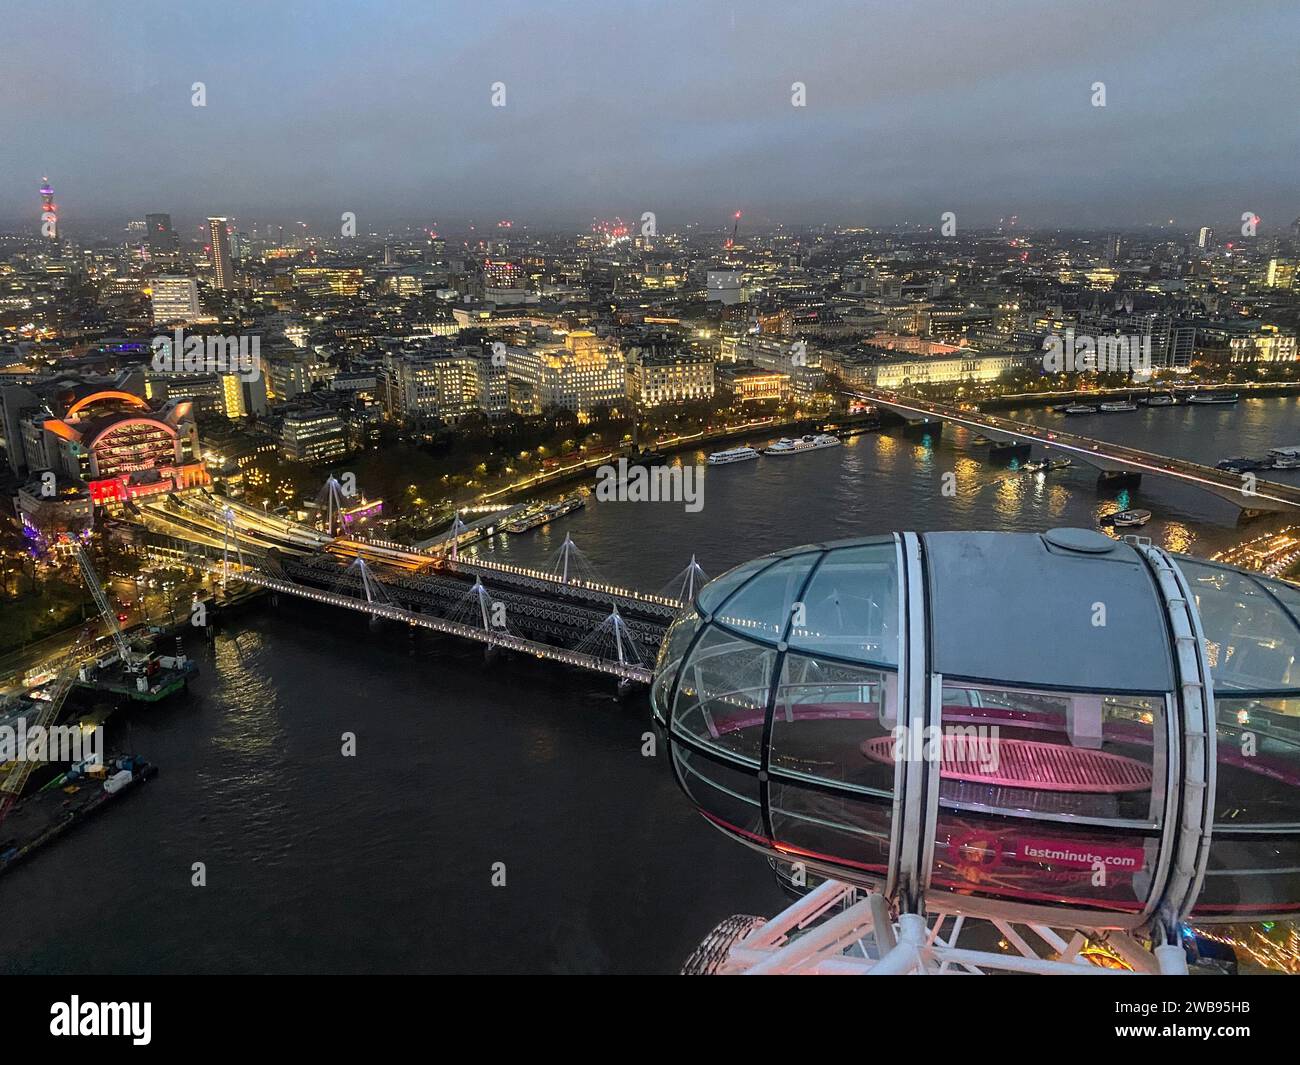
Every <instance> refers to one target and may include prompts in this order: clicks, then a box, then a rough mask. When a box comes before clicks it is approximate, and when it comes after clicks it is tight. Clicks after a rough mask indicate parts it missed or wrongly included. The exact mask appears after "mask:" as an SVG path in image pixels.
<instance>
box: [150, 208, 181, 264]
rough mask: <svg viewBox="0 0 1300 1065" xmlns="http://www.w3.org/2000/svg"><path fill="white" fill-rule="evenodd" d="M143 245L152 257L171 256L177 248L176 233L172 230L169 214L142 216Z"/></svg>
mask: <svg viewBox="0 0 1300 1065" xmlns="http://www.w3.org/2000/svg"><path fill="white" fill-rule="evenodd" d="M144 228H145V243H146V244H147V245H148V247H149V251H150V252H152V253H153V254H154V255H171V254H173V253H175V251H176V249H177V247H178V241H177V239H176V233H175V232H174V231H173V230H172V216H171V215H169V214H147V215H145V216H144Z"/></svg>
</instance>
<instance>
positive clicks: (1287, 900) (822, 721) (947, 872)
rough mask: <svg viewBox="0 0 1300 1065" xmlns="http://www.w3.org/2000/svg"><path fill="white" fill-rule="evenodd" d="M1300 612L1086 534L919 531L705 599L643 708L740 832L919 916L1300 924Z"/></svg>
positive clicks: (735, 578)
mask: <svg viewBox="0 0 1300 1065" xmlns="http://www.w3.org/2000/svg"><path fill="white" fill-rule="evenodd" d="M1298 648H1300V590H1298V589H1296V588H1295V587H1293V586H1291V585H1289V584H1286V583H1284V582H1281V581H1276V580H1269V579H1265V578H1262V577H1259V576H1256V575H1253V574H1250V573H1246V572H1243V571H1240V570H1237V569H1234V568H1231V567H1228V566H1222V565H1217V564H1213V563H1209V562H1204V561H1199V560H1194V559H1191V558H1184V557H1173V556H1170V555H1169V554H1167V553H1165V552H1164V551H1162V550H1160V549H1158V548H1155V547H1152V546H1151V545H1150V544H1149V543H1146V542H1144V541H1134V542H1118V541H1115V540H1112V539H1110V538H1109V537H1106V536H1103V535H1102V534H1100V533H1097V532H1093V531H1091V530H1079V529H1059V530H1053V531H1051V532H1048V533H1044V534H1042V535H1036V534H1020V533H921V534H916V533H901V534H897V535H893V536H884V537H876V538H870V539H863V540H853V541H845V542H840V543H833V544H824V545H822V544H818V545H811V546H806V547H799V548H794V549H791V550H788V551H783V552H780V553H778V554H774V555H769V556H767V557H765V558H760V559H757V560H755V561H753V562H749V563H746V564H745V565H742V566H739V567H737V568H736V569H733V570H731V571H730V572H729V573H726V574H724V575H723V576H721V577H719V578H718V579H716V580H714V581H712V582H711V583H709V584H708V585H706V586H705V587H704V588H702V589H701V590H700V592H699V594H698V595H697V596H696V598H695V601H694V603H693V604H692V605H691V607H690V608H689V609H688V610H687V611H686V612H685V613H684V614H683V615H682V616H681V617H680V618H679V620H678V621H677V622H676V623H675V624H674V625H673V627H672V628H671V629H670V631H669V633H668V636H667V638H666V639H665V640H664V643H663V646H662V648H661V651H660V660H659V664H658V667H657V669H656V673H655V679H654V684H653V688H652V694H651V700H652V704H653V707H654V713H655V716H656V719H657V720H658V722H659V723H660V725H661V726H662V727H663V728H665V729H666V730H667V733H668V735H669V737H670V746H671V751H672V759H671V760H672V765H673V771H674V774H675V775H676V777H677V780H678V782H679V784H680V786H681V787H682V789H683V790H684V791H685V792H686V794H687V795H688V796H689V797H690V798H691V800H692V801H693V802H694V803H695V805H696V806H697V807H698V808H699V810H700V811H701V813H703V815H704V816H705V817H706V818H708V819H709V820H710V821H711V822H712V823H713V824H714V825H716V826H717V827H718V828H720V829H721V830H722V831H724V832H726V833H727V834H729V835H731V836H733V837H735V838H736V839H738V840H740V841H742V842H744V843H746V844H748V845H749V846H752V847H755V848H758V849H760V850H762V851H764V852H767V853H769V854H773V855H776V856H779V857H781V858H783V859H786V860H798V861H801V862H804V863H805V864H806V865H807V866H808V867H810V868H812V869H813V870H815V871H816V872H819V873H821V874H823V875H825V876H828V877H831V878H834V879H836V880H839V881H847V882H851V883H856V884H861V885H863V886H866V887H869V888H871V889H874V890H878V891H882V892H884V893H885V894H886V895H888V896H889V897H891V898H893V899H894V900H896V901H897V902H898V904H899V907H900V909H903V910H910V911H912V912H919V911H920V910H921V909H923V908H926V907H929V908H931V909H934V908H936V907H938V908H940V909H942V910H944V911H946V912H949V913H970V914H974V915H993V914H1001V915H1011V917H1012V919H1014V920H1024V921H1042V922H1044V923H1055V924H1057V925H1060V924H1069V925H1071V926H1075V927H1079V928H1117V929H1138V928H1146V929H1157V930H1158V929H1160V928H1161V927H1163V928H1164V929H1166V930H1172V929H1173V928H1175V927H1176V925H1177V924H1178V923H1179V922H1181V921H1183V920H1184V919H1185V918H1188V917H1193V916H1194V917H1195V919H1196V920H1197V921H1198V922H1202V921H1211V920H1225V921H1226V920H1235V921H1242V920H1259V919H1263V918H1268V917H1280V916H1285V915H1288V914H1293V913H1295V912H1296V911H1297V909H1300V665H1297V651H1298Z"/></svg>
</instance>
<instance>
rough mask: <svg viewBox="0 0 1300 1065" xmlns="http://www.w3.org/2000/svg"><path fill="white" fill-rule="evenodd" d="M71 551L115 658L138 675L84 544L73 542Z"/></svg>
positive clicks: (128, 646)
mask: <svg viewBox="0 0 1300 1065" xmlns="http://www.w3.org/2000/svg"><path fill="white" fill-rule="evenodd" d="M72 549H73V551H74V552H75V553H76V556H77V564H78V565H79V566H80V567H81V575H82V577H83V578H84V579H85V581H86V587H87V588H89V589H90V594H91V597H92V598H93V599H94V600H95V606H97V607H98V608H99V616H100V617H102V618H103V619H104V624H105V625H106V626H107V628H108V634H109V635H110V636H111V637H112V638H113V645H114V646H115V647H116V648H117V656H118V658H120V659H121V660H122V668H123V669H125V670H126V671H127V672H128V673H138V672H139V670H140V667H139V663H138V662H136V661H135V660H134V658H133V657H132V654H131V645H130V644H128V643H127V642H126V636H125V635H124V634H123V632H122V627H121V626H120V625H118V623H117V615H116V614H115V613H114V612H113V607H112V605H111V604H110V603H109V601H108V596H107V595H106V594H105V593H104V586H103V585H102V584H100V583H99V574H97V573H96V572H95V567H94V566H92V565H91V563H90V555H89V554H87V553H86V546H85V544H82V543H79V542H75V541H74V543H73V548H72Z"/></svg>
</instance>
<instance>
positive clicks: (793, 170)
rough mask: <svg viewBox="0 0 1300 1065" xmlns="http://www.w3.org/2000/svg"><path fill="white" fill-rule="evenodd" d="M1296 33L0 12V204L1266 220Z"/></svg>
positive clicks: (901, 2)
mask: <svg viewBox="0 0 1300 1065" xmlns="http://www.w3.org/2000/svg"><path fill="white" fill-rule="evenodd" d="M1298 44H1300V4H1297V3H1295V0H1288V2H1276V3H1274V2H1271V0H1259V2H1250V0H1208V2H1203V0H1122V2H1111V0H1103V2H1096V0H1094V2H1087V0H1078V2H1076V0H1055V2H1053V0H1042V2H1038V3H1030V2H1023V0H989V2H982V0H943V2H940V0H935V2H929V3H926V2H921V0H916V2H911V0H892V2H886V3H874V2H862V0H859V2H856V3H838V2H828V0H806V2H802V0H782V2H774V3H768V2H763V0H745V2H739V0H736V2H713V0H680V2H664V3H649V2H646V3H636V2H625V0H573V2H568V3H552V4H545V3H541V2H533V3H507V2H496V0H471V2H466V3H460V2H454V3H443V2H439V0H424V2H418V0H413V2H401V0H369V2H365V0H358V2H355V3H341V2H337V3H336V2H326V0H318V2H290V0H204V2H193V0H165V2H157V3H155V2H152V0H115V2H110V0H89V2H84V3H79V2H59V0H42V2H40V3H28V2H25V0H2V2H0V82H2V83H3V84H0V220H3V221H4V222H5V223H7V224H9V225H12V224H14V223H15V222H16V221H17V220H19V219H22V220H24V221H26V220H28V219H30V220H31V222H32V227H33V230H35V229H36V228H37V227H38V225H39V197H38V195H37V188H38V186H39V182H40V178H41V176H42V174H45V173H48V174H49V176H50V180H51V182H52V183H53V185H54V187H55V189H56V191H57V194H58V195H57V199H58V202H59V206H60V214H61V218H62V220H63V226H64V228H65V232H71V231H74V230H75V227H76V223H77V221H78V220H82V221H84V222H85V223H86V224H89V223H90V222H91V221H92V220H93V221H96V222H114V221H117V220H120V221H122V222H125V221H126V220H127V219H128V218H132V217H142V216H143V215H144V214H145V212H147V211H169V212H171V213H172V214H173V215H174V216H176V220H177V223H178V225H179V224H180V223H181V222H182V220H183V221H185V222H191V223H192V222H193V221H194V220H195V219H197V218H198V217H199V216H202V215H206V214H229V215H235V216H237V217H238V218H239V219H240V221H241V223H242V222H245V221H247V222H251V221H256V220H269V219H277V220H292V219H295V218H305V219H308V220H311V221H313V222H314V223H315V222H317V221H319V222H321V223H325V222H327V221H329V220H330V219H334V220H335V223H334V224H337V218H338V216H339V214H340V213H341V212H343V211H354V212H356V214H357V216H358V228H359V229H360V230H362V231H366V230H369V229H371V228H375V227H380V226H385V225H387V224H390V223H392V222H396V221H399V220H400V221H413V222H434V221H437V222H439V223H441V224H442V225H443V226H444V227H450V226H453V225H455V224H457V223H459V222H461V221H464V220H466V219H470V220H475V221H480V222H488V221H495V220H496V219H498V218H507V217H508V218H513V219H516V220H518V221H520V222H524V223H527V224H530V225H534V226H538V227H545V226H548V225H559V224H574V223H578V224H582V223H585V222H587V221H589V220H590V219H591V218H592V217H595V216H600V217H612V216H613V215H615V214H618V215H621V216H622V217H623V218H625V219H631V218H639V217H640V215H641V213H642V212H643V211H654V212H655V213H656V215H657V217H658V222H659V226H660V228H661V229H671V228H675V227H676V226H678V225H680V224H683V223H685V222H687V221H695V220H700V221H704V222H706V223H709V224H716V225H721V224H723V220H724V218H725V217H726V215H727V214H728V213H729V212H730V211H732V210H734V209H737V208H740V209H743V210H744V211H745V217H746V218H747V219H749V220H750V221H751V222H752V223H753V224H761V223H764V222H768V221H773V222H774V221H786V222H790V223H804V222H816V221H832V222H858V223H866V224H889V223H893V222H903V221H912V222H923V223H926V224H931V223H933V224H937V223H938V216H939V215H940V214H941V213H942V212H943V211H955V212H957V215H958V219H959V224H960V223H962V222H963V221H964V222H965V223H966V224H970V225H980V224H986V223H989V222H992V221H996V219H997V218H998V217H999V216H1002V215H1007V214H1018V215H1019V217H1020V219H1021V221H1022V224H1026V225H1050V224H1061V225H1077V226H1090V225H1097V226H1139V225H1144V224H1148V223H1156V222H1164V221H1166V220H1167V219H1169V218H1173V219H1175V221H1176V223H1177V224H1180V225H1184V226H1186V227H1193V226H1197V225H1201V224H1204V223H1207V222H1209V223H1215V224H1220V225H1223V224H1226V223H1227V222H1228V221H1229V220H1230V219H1234V218H1236V219H1239V218H1240V215H1241V213H1242V212H1244V211H1247V210H1250V211H1256V212H1258V213H1259V214H1260V216H1261V217H1262V219H1263V224H1262V226H1261V233H1263V232H1265V231H1267V229H1268V228H1270V227H1271V226H1277V225H1286V224H1288V223H1289V222H1290V221H1291V220H1292V219H1294V218H1295V217H1296V216H1297V215H1300V188H1298V183H1297V180H1296V179H1297V168H1298V167H1300V136H1298V134H1297V121H1296V118H1297V104H1298V103H1300V74H1298V72H1297V71H1298V64H1297V45H1298ZM196 81H201V82H203V83H204V84H205V86H206V95H207V106H206V107H194V106H192V105H191V95H192V93H191V85H192V84H193V83H194V82H196ZM494 82H503V83H504V85H505V106H504V107H493V106H492V100H491V96H492V85H493V83H494ZM794 82H802V83H803V84H804V85H805V86H806V90H805V92H806V106H803V107H795V106H792V103H791V98H792V89H791V86H792V84H793V83H794ZM1094 82H1104V84H1105V93H1106V106H1105V107H1094V106H1093V105H1092V96H1093V89H1092V86H1093V83H1094Z"/></svg>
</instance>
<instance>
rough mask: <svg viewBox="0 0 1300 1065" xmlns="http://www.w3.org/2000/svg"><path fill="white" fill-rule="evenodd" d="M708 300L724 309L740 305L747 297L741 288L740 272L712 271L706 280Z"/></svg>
mask: <svg viewBox="0 0 1300 1065" xmlns="http://www.w3.org/2000/svg"><path fill="white" fill-rule="evenodd" d="M704 287H705V292H706V293H707V295H706V299H707V300H708V301H709V302H710V303H721V304H722V305H723V306H724V307H729V306H732V305H733V304H737V303H740V302H741V301H742V300H743V299H744V298H745V297H744V295H743V293H742V290H741V287H740V271H739V270H710V271H708V273H707V276H706V278H705V286H704Z"/></svg>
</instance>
